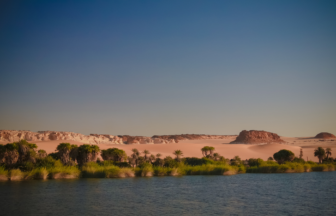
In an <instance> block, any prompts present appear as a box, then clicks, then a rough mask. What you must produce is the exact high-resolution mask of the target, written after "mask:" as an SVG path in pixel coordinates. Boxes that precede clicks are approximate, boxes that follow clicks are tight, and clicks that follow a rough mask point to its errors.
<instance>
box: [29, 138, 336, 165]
mask: <svg viewBox="0 0 336 216" xmlns="http://www.w3.org/2000/svg"><path fill="white" fill-rule="evenodd" d="M281 139H283V140H284V141H285V142H286V144H261V145H246V144H229V143H230V142H231V141H232V140H233V139H232V138H231V139H211V140H183V141H180V142H179V143H174V144H137V145H118V144H115V145H111V144H99V145H98V146H99V147H100V148H101V149H107V148H120V149H123V150H125V151H126V153H127V154H131V150H132V149H133V148H137V149H138V150H139V151H141V152H142V151H143V150H145V149H147V150H149V151H150V153H151V154H154V155H156V154H157V153H160V154H162V156H168V155H170V156H173V154H172V152H173V151H174V150H177V149H179V150H181V151H182V152H183V153H184V157H202V152H201V150H200V149H201V148H202V147H203V146H206V145H210V146H213V147H215V149H216V150H215V152H218V153H219V154H220V155H222V156H224V157H225V158H233V157H234V156H236V155H238V156H240V157H241V158H242V159H248V158H262V159H264V160H266V159H267V158H268V157H270V156H273V154H274V153H275V152H277V151H279V150H281V149H288V150H291V151H292V152H294V153H295V155H299V153H300V148H302V150H303V155H304V159H305V160H306V159H307V157H308V159H309V160H313V161H318V160H317V158H316V157H314V153H313V152H314V149H315V148H316V147H318V146H321V147H323V148H327V147H330V148H331V149H332V152H333V155H332V156H333V157H335V156H336V140H334V141H330V140H325V141H320V139H314V138H309V137H302V138H293V137H281ZM61 142H69V143H72V144H77V145H80V144H83V143H81V142H76V141H66V140H63V141H60V140H58V141H39V142H35V143H36V144H37V145H38V148H39V149H44V150H46V151H47V152H48V153H50V152H54V151H55V149H56V146H57V145H58V144H59V143H61Z"/></svg>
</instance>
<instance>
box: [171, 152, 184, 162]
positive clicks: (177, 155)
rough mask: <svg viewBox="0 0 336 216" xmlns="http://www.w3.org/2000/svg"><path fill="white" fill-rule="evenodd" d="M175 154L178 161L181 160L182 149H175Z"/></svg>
mask: <svg viewBox="0 0 336 216" xmlns="http://www.w3.org/2000/svg"><path fill="white" fill-rule="evenodd" d="M173 154H174V155H175V156H176V160H177V161H180V156H183V152H182V151H181V150H175V151H174V152H173Z"/></svg>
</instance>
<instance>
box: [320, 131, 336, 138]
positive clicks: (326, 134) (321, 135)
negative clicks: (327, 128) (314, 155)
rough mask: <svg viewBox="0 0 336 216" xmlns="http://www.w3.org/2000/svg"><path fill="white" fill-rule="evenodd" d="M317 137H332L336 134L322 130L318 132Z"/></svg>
mask: <svg viewBox="0 0 336 216" xmlns="http://www.w3.org/2000/svg"><path fill="white" fill-rule="evenodd" d="M315 138H319V139H331V138H336V136H335V135H334V134H331V133H327V132H322V133H319V134H317V135H316V136H315Z"/></svg>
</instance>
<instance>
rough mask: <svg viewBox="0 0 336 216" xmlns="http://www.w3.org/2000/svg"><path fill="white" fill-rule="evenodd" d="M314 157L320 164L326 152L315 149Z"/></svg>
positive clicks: (318, 148)
mask: <svg viewBox="0 0 336 216" xmlns="http://www.w3.org/2000/svg"><path fill="white" fill-rule="evenodd" d="M314 156H315V157H317V158H318V159H319V163H322V160H323V159H324V158H325V156H326V152H325V150H324V149H323V148H322V147H317V148H316V149H315V151H314Z"/></svg>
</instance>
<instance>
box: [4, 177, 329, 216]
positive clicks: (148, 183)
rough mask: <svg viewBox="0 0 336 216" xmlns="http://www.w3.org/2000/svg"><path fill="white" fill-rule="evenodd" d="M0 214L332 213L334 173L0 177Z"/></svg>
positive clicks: (65, 215)
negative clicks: (16, 179) (1, 179)
mask: <svg viewBox="0 0 336 216" xmlns="http://www.w3.org/2000/svg"><path fill="white" fill-rule="evenodd" d="M0 215H64V216H67V215H160V216H161V215H193V216H195V215H336V172H322V173H317V172H313V173H297V174H241V175H234V176H183V177H152V178H128V179H78V180H47V181H37V180H35V181H33V180H32V181H25V182H0Z"/></svg>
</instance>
